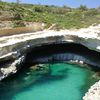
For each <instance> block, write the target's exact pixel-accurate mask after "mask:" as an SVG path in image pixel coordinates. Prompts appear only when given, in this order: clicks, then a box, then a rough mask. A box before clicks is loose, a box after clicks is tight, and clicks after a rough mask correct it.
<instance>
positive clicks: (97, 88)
mask: <svg viewBox="0 0 100 100" xmlns="http://www.w3.org/2000/svg"><path fill="white" fill-rule="evenodd" d="M83 100H100V81H99V82H96V83H95V84H94V85H93V86H91V88H90V89H89V91H88V92H87V93H86V94H85V96H84V97H83Z"/></svg>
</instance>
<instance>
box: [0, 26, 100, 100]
mask: <svg viewBox="0 0 100 100" xmlns="http://www.w3.org/2000/svg"><path fill="white" fill-rule="evenodd" d="M63 43H75V44H81V45H83V46H85V47H86V48H88V49H89V50H93V51H95V52H98V54H97V57H100V25H97V26H90V27H89V28H84V29H79V30H60V31H54V30H44V31H39V32H33V33H27V34H24V33H23V34H16V35H10V36H3V37H1V38H0V80H2V79H4V78H5V77H7V76H9V75H11V74H14V73H16V72H17V70H19V69H20V68H21V65H22V64H23V62H24V61H25V59H26V54H28V53H29V52H30V51H31V50H33V49H34V48H35V47H39V46H42V45H47V44H48V45H50V44H63ZM41 52H42V51H41ZM70 55H71V54H67V56H68V57H69V56H70ZM65 56H66V55H65ZM59 57H61V58H62V59H64V55H62V54H61V55H56V56H54V58H53V59H56V60H57V59H59ZM68 57H67V59H68ZM71 57H72V58H71ZM71 57H69V58H70V61H71V62H73V61H74V60H75V61H76V62H79V63H82V64H83V63H84V62H86V63H88V64H91V65H93V64H97V62H96V63H94V62H95V61H94V62H92V61H90V60H88V59H86V58H85V57H83V56H80V55H73V56H71ZM93 57H94V56H93ZM65 58H66V57H65ZM91 58H92V57H91ZM71 59H72V60H71ZM37 60H39V59H37ZM44 60H45V59H44ZM98 65H100V64H99V61H98V64H97V65H96V66H98ZM99 83H100V82H99ZM99 83H96V85H94V86H92V87H91V88H92V89H90V90H89V92H88V93H87V94H86V95H85V97H84V98H83V99H84V100H99V99H100V97H99V92H98V91H100V90H99V85H100V84H99ZM95 86H96V87H97V88H94V87H95ZM91 91H93V92H91ZM91 94H92V97H93V98H92V97H91ZM97 95H98V97H97Z"/></svg>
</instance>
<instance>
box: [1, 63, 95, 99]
mask: <svg viewBox="0 0 100 100" xmlns="http://www.w3.org/2000/svg"><path fill="white" fill-rule="evenodd" d="M50 69H51V70H50V72H49V73H48V74H45V75H42V74H39V73H37V72H32V70H30V69H28V70H27V71H23V72H22V73H19V74H17V75H16V76H14V77H11V78H9V79H6V80H5V81H3V82H1V84H0V100H82V97H83V95H84V94H85V92H86V91H87V89H88V88H89V87H90V85H92V84H94V82H95V81H96V79H94V78H93V77H92V76H93V74H94V72H92V71H91V70H88V69H86V68H82V67H80V66H79V65H73V64H65V63H58V64H50Z"/></svg>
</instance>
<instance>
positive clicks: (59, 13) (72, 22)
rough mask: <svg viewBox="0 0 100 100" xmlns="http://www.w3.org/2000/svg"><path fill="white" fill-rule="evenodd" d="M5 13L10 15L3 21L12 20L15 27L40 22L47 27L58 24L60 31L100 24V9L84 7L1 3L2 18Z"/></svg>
mask: <svg viewBox="0 0 100 100" xmlns="http://www.w3.org/2000/svg"><path fill="white" fill-rule="evenodd" d="M4 13H6V14H7V13H9V15H8V19H7V18H5V19H3V20H11V21H12V22H13V25H14V27H18V26H24V22H40V23H45V24H46V25H47V26H46V27H49V26H51V25H52V24H56V28H58V29H66V28H67V29H69V28H82V27H88V26H89V25H91V24H94V23H97V24H98V23H100V8H91V9H89V8H87V7H86V6H83V5H80V7H79V8H70V7H67V6H63V7H56V6H48V5H32V4H18V3H6V2H0V16H2V15H3V14H4ZM0 20H1V19H0Z"/></svg>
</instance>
